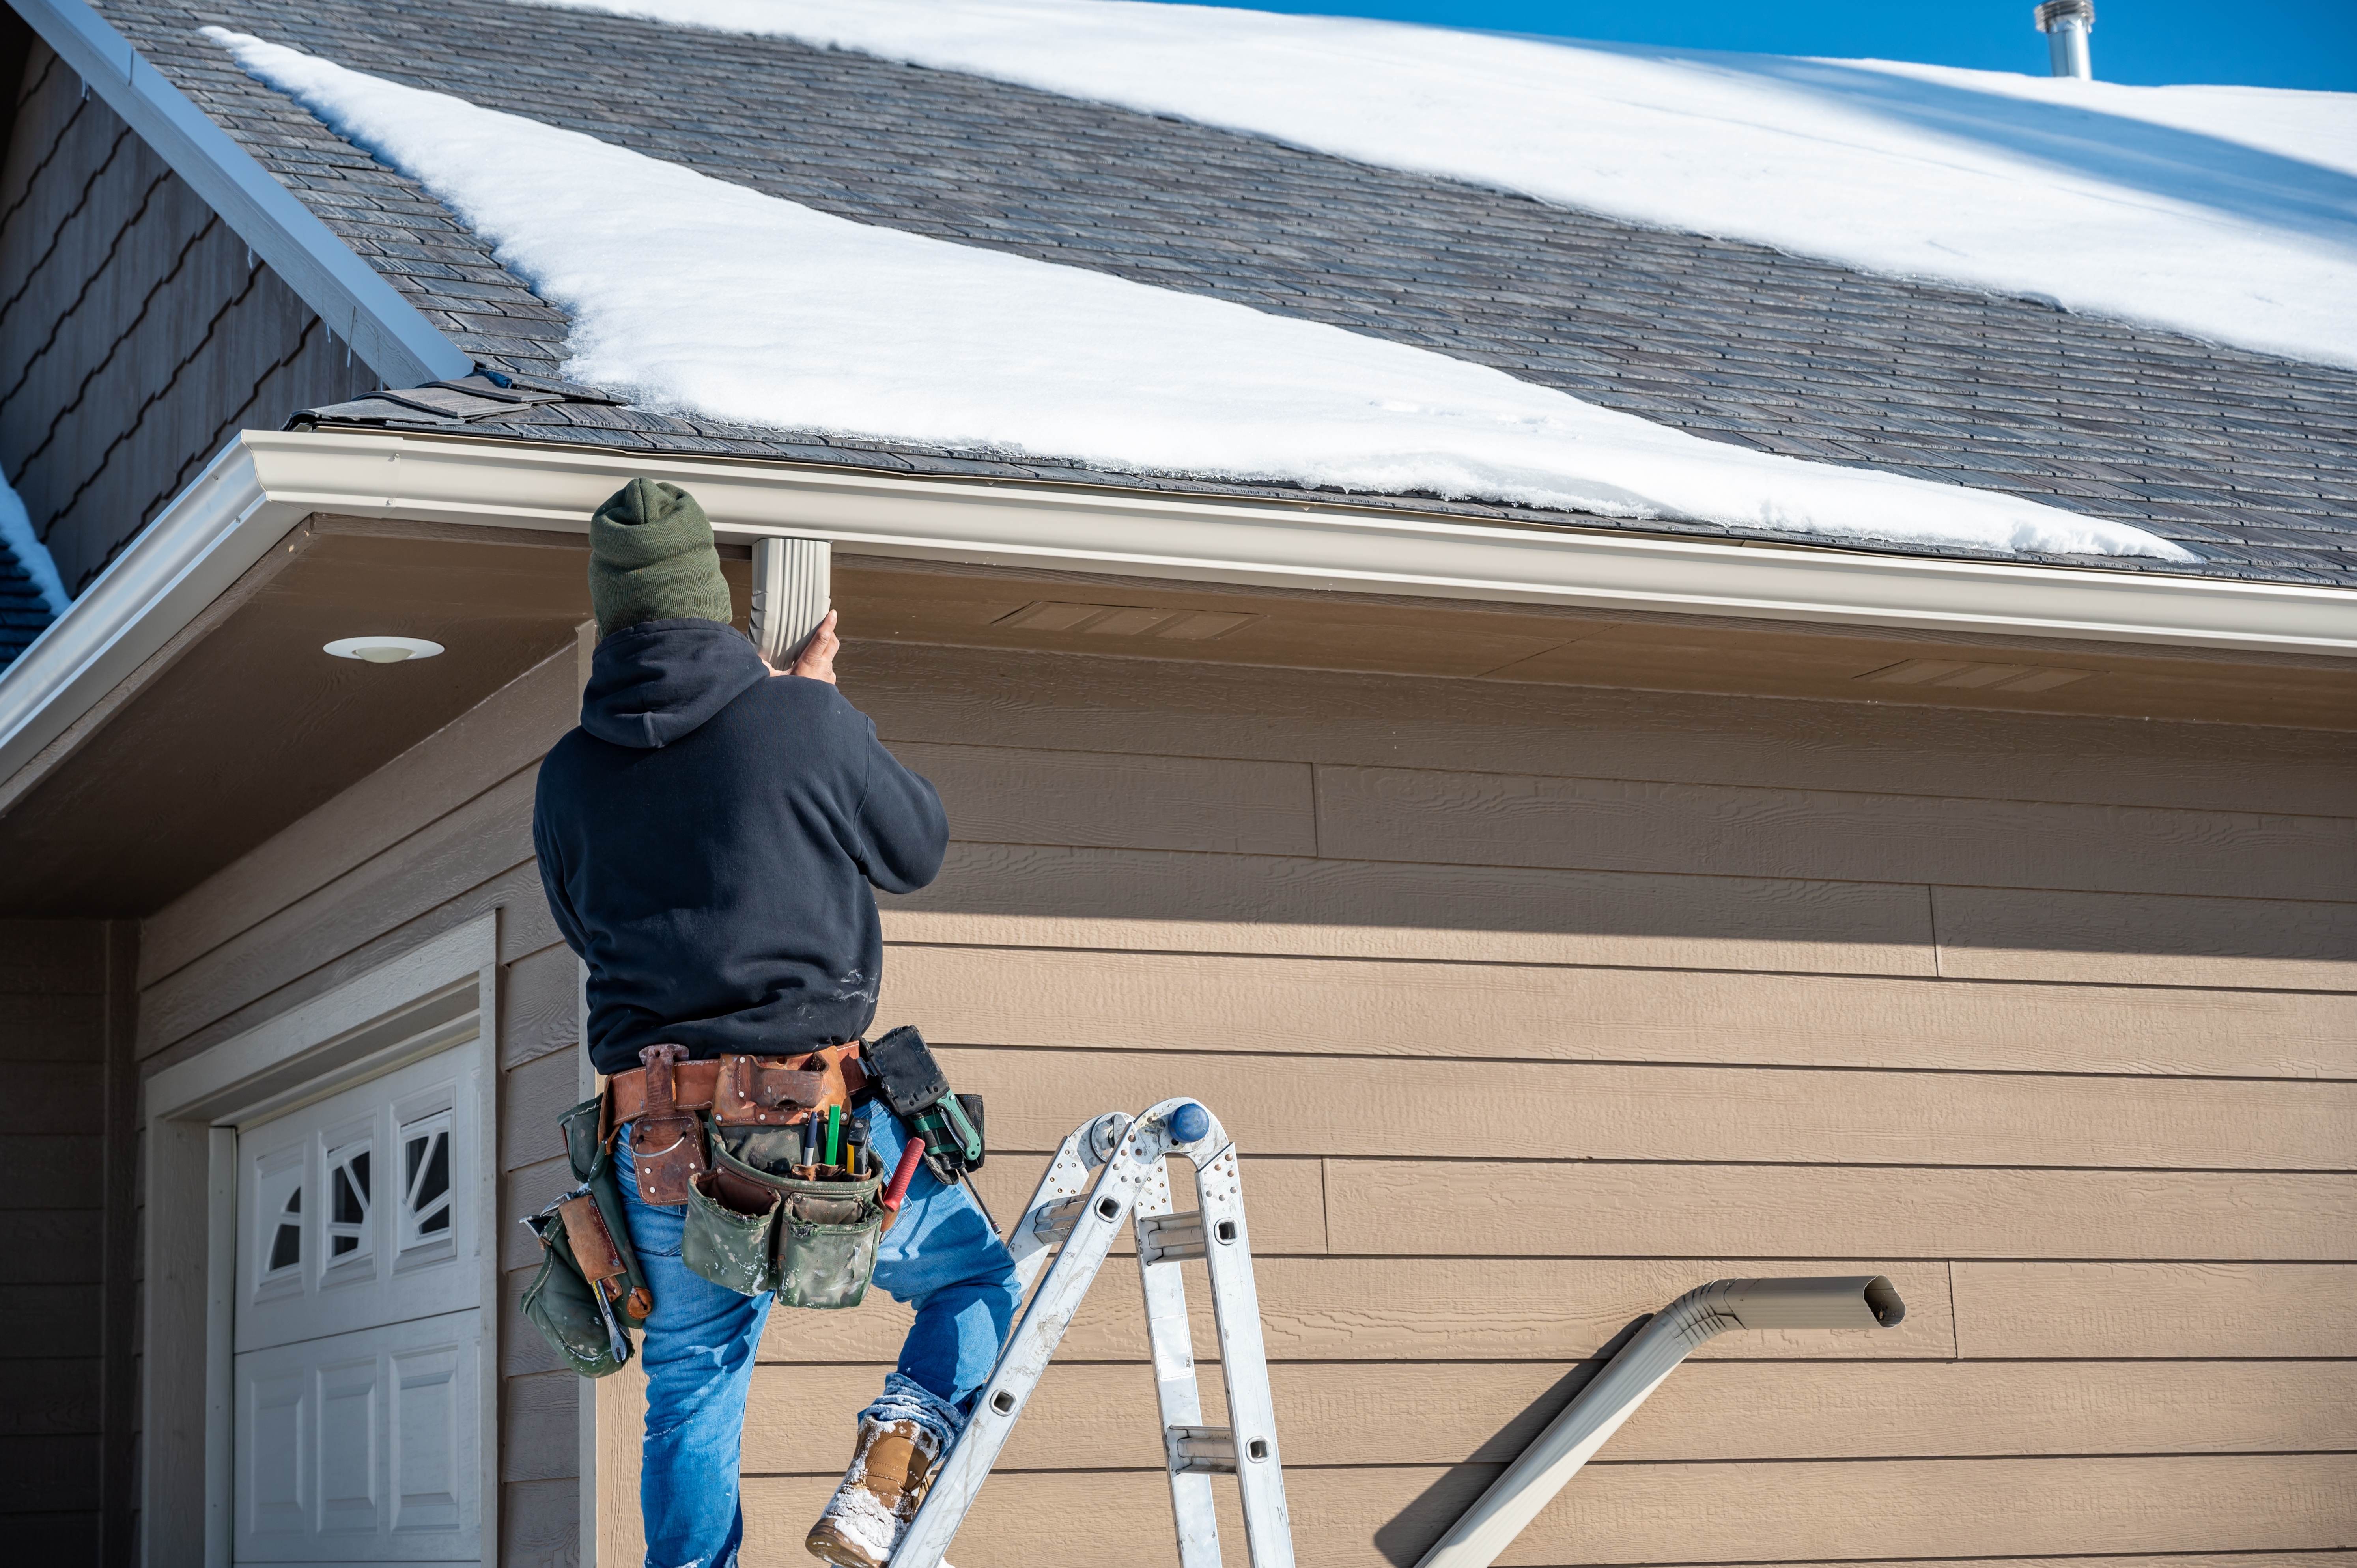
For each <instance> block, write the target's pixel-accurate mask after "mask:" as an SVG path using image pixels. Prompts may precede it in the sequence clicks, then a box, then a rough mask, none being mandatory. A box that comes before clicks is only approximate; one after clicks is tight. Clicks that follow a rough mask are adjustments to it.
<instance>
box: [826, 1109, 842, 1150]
mask: <svg viewBox="0 0 2357 1568" xmlns="http://www.w3.org/2000/svg"><path fill="white" fill-rule="evenodd" d="M842 1150H843V1107H842V1106H840V1105H830V1106H828V1107H827V1108H826V1163H827V1164H828V1165H834V1164H837V1163H838V1162H839V1161H840V1160H841V1159H842Z"/></svg>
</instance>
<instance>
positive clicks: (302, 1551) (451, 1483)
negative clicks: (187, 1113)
mask: <svg viewBox="0 0 2357 1568" xmlns="http://www.w3.org/2000/svg"><path fill="white" fill-rule="evenodd" d="M469 1054H470V1053H469V1052H468V1050H466V1049H463V1048H462V1049H460V1050H456V1051H449V1052H445V1053H444V1054H442V1055H440V1056H436V1057H430V1058H426V1059H425V1060H424V1061H419V1062H414V1063H412V1064H411V1065H409V1066H408V1067H405V1068H402V1069H398V1070H396V1071H393V1072H391V1073H387V1074H386V1075H384V1076H383V1077H382V1078H378V1079H371V1081H369V1082H367V1083H363V1084H361V1085H360V1086H359V1087H358V1088H354V1089H349V1090H344V1091H342V1092H341V1093H339V1094H337V1095H335V1096H333V1097H332V1098H329V1099H327V1100H323V1101H318V1102H317V1103H316V1104H312V1105H308V1106H306V1107H304V1108H303V1109H301V1110H299V1111H295V1112H288V1113H287V1114H285V1115H283V1116H279V1117H276V1118H274V1120H272V1121H269V1122H261V1123H259V1124H256V1125H252V1126H247V1127H242V1128H240V1129H239V1131H238V1194H237V1204H238V1244H237V1251H238V1256H237V1279H238V1301H237V1313H236V1330H237V1333H236V1355H237V1362H236V1367H237V1372H236V1385H235V1386H236V1390H237V1428H236V1445H237V1446H236V1455H235V1458H236V1486H237V1506H236V1514H237V1518H236V1558H237V1561H238V1562H240V1563H420V1562H475V1561H479V1559H480V1556H481V1546H482V1540H481V1537H482V1528H481V1526H482V1507H481V1501H482V1499H481V1497H480V1492H481V1482H480V1479H479V1474H480V1469H479V1446H480V1444H481V1426H480V1416H481V1400H482V1397H483V1387H482V1384H483V1375H484V1374H483V1369H482V1364H481V1363H482V1344H483V1329H484V1324H485V1320H486V1316H485V1312H484V1306H483V1303H482V1302H480V1301H479V1299H478V1295H479V1291H480V1288H481V1287H480V1284H479V1277H480V1276H479V1268H478V1265H477V1258H478V1253H477V1251H476V1249H477V1243H478V1240H479V1239H478V1238H477V1237H476V1235H475V1234H474V1232H475V1230H476V1229H477V1226H476V1221H475V1205H474V1203H473V1202H471V1201H468V1195H470V1194H472V1193H474V1192H476V1191H477V1190H478V1184H479V1183H480V1182H481V1181H482V1180H483V1179H484V1173H482V1172H480V1171H478V1170H475V1169H473V1168H471V1167H472V1165H474V1164H475V1156H474V1150H475V1148H476V1145H477V1129H476V1128H475V1126H474V1125H473V1115H474V1101H473V1096H472V1095H471V1094H469V1093H466V1092H463V1091H464V1090H465V1089H466V1086H467V1070H466V1066H467V1059H468V1056H469Z"/></svg>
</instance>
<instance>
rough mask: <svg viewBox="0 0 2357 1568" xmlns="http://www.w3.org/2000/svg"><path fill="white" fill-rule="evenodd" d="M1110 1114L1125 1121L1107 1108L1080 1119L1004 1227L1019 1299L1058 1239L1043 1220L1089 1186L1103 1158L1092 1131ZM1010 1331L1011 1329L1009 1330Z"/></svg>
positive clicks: (1036, 1278) (1044, 1262)
mask: <svg viewBox="0 0 2357 1568" xmlns="http://www.w3.org/2000/svg"><path fill="white" fill-rule="evenodd" d="M1109 1118H1113V1119H1118V1120H1121V1121H1124V1122H1126V1121H1127V1120H1128V1118H1127V1117H1125V1116H1122V1114H1121V1113H1120V1112H1106V1113H1105V1115H1103V1116H1099V1117H1097V1118H1095V1119H1094V1120H1093V1121H1089V1122H1082V1123H1081V1125H1080V1126H1078V1127H1076V1128H1074V1129H1073V1130H1072V1132H1071V1135H1070V1136H1068V1137H1066V1138H1065V1140H1064V1141H1063V1142H1062V1143H1061V1144H1058V1145H1057V1147H1056V1157H1055V1158H1054V1159H1052V1160H1049V1162H1048V1168H1047V1170H1046V1171H1044V1172H1042V1173H1041V1175H1040V1176H1039V1186H1038V1187H1035V1188H1033V1189H1032V1193H1031V1201H1030V1202H1028V1203H1027V1204H1025V1205H1024V1206H1023V1212H1022V1213H1020V1214H1018V1215H1017V1216H1016V1217H1015V1223H1014V1224H1013V1225H1011V1226H1009V1227H1008V1228H1007V1231H1006V1251H1007V1255H1008V1256H1010V1257H1012V1258H1013V1259H1014V1260H1015V1281H1016V1294H1017V1298H1018V1299H1019V1298H1020V1297H1022V1296H1025V1295H1028V1294H1030V1293H1031V1287H1032V1285H1033V1284H1035V1283H1038V1281H1039V1273H1040V1271H1041V1270H1043V1269H1045V1268H1046V1267H1047V1266H1048V1255H1049V1253H1050V1252H1051V1251H1054V1250H1055V1247H1056V1243H1057V1241H1058V1240H1060V1235H1059V1233H1058V1232H1057V1231H1056V1230H1055V1229H1054V1228H1053V1227H1052V1226H1051V1225H1049V1224H1047V1223H1046V1220H1047V1219H1048V1216H1049V1214H1050V1213H1051V1212H1052V1211H1054V1210H1056V1209H1057V1208H1060V1207H1061V1206H1062V1205H1063V1204H1064V1203H1066V1202H1067V1201H1069V1200H1070V1199H1071V1198H1073V1197H1079V1196H1081V1195H1082V1194H1084V1193H1086V1192H1087V1191H1088V1190H1089V1183H1090V1182H1091V1180H1092V1179H1093V1178H1092V1176H1091V1172H1092V1170H1093V1169H1094V1168H1095V1167H1096V1166H1097V1165H1100V1164H1102V1163H1103V1162H1102V1160H1100V1159H1097V1158H1092V1153H1093V1151H1092V1147H1091V1138H1092V1133H1094V1132H1095V1130H1096V1128H1097V1127H1098V1126H1100V1125H1101V1124H1103V1122H1105V1121H1107V1120H1108V1119H1109ZM1009 1333H1010V1335H1011V1334H1012V1330H1009Z"/></svg>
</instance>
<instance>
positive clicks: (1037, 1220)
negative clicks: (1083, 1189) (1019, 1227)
mask: <svg viewBox="0 0 2357 1568" xmlns="http://www.w3.org/2000/svg"><path fill="white" fill-rule="evenodd" d="M1088 1206H1089V1195H1088V1194H1086V1193H1082V1194H1081V1195H1080V1196H1079V1197H1068V1198H1066V1199H1064V1201H1063V1202H1061V1203H1050V1204H1047V1205H1044V1206H1043V1207H1041V1208H1039V1209H1037V1210H1035V1211H1034V1212H1033V1214H1032V1216H1031V1234H1033V1235H1034V1236H1037V1237H1039V1239H1040V1240H1043V1241H1052V1242H1060V1241H1063V1240H1066V1239H1068V1238H1069V1237H1070V1236H1071V1233H1072V1227H1073V1226H1075V1225H1077V1224H1079V1223H1080V1219H1081V1211H1082V1209H1084V1208H1087V1207H1088Z"/></svg>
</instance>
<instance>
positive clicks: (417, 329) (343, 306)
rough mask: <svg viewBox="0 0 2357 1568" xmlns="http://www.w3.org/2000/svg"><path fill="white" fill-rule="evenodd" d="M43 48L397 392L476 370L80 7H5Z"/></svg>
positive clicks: (75, 3)
mask: <svg viewBox="0 0 2357 1568" xmlns="http://www.w3.org/2000/svg"><path fill="white" fill-rule="evenodd" d="M10 3H11V4H12V5H14V6H15V7H16V14H17V15H18V16H23V17H24V18H25V20H26V21H27V22H28V23H30V24H31V25H32V27H33V30H34V31H35V32H37V33H38V34H39V35H40V36H41V39H42V41H43V42H44V43H47V44H48V46H49V47H50V48H53V49H55V50H57V51H58V54H59V56H60V57H61V58H62V59H64V60H65V62H66V63H67V64H68V65H70V66H71V67H73V69H74V70H77V71H79V72H80V73H81V79H82V81H84V82H85V83H86V84H87V85H88V86H89V87H90V88H91V90H92V91H95V92H96V93H97V94H98V95H99V97H100V98H102V99H103V100H104V101H105V102H106V104H107V106H108V107H109V108H111V109H113V111H114V112H115V113H117V114H120V115H121V116H122V117H123V118H124V121H125V122H126V123H127V124H129V125H130V126H131V128H132V129H133V130H134V131H135V132H137V133H138V134H139V137H140V139H141V140H143V141H145V143H146V144H147V145H149V146H150V147H152V148H154V149H155V151H156V156H158V157H160V158H162V159H163V160H164V161H165V162H166V163H167V164H168V165H170V166H171V168H172V172H173V173H174V174H177V175H178V176H179V177H181V178H182V179H184V180H186V181H188V185H189V187H190V188H192V189H194V190H195V191H196V193H197V194H198V195H199V197H201V198H202V199H204V200H205V202H206V204H207V205H209V206H210V207H211V208H212V209H213V210H214V211H215V212H218V213H220V214H221V221H223V222H225V223H227V224H228V225H229V226H230V228H231V230H232V231H234V232H235V233H236V234H237V236H238V237H239V238H240V239H242V240H243V241H244V242H246V243H247V244H249V245H251V246H253V253H254V254H255V255H257V256H259V257H260V258H262V260H264V261H265V262H267V263H270V267H271V270H272V271H274V272H275V273H276V274H278V275H279V276H280V277H281V278H283V279H285V282H286V285H287V286H288V287H290V288H292V289H293V290H294V291H295V293H296V295H298V296H299V297H300V298H301V299H302V301H303V303H304V304H306V305H307V306H310V307H311V308H312V309H313V310H314V311H316V312H317V313H318V316H319V318H320V319H321V320H322V321H325V322H326V323H327V324H328V330H329V331H331V332H334V333H336V334H338V335H339V336H340V337H341V338H344V340H345V341H346V342H348V343H350V345H351V347H352V351H353V352H354V353H356V354H358V355H359V356H360V357H361V360H363V361H365V362H366V363H367V365H368V367H369V368H370V369H371V370H372V371H375V372H376V373H377V374H378V375H380V376H382V377H383V378H384V380H385V381H386V383H387V384H388V385H391V386H416V385H419V384H420V383H422V382H425V381H441V380H445V379H447V378H451V377H456V376H463V375H466V374H468V372H469V371H472V370H473V369H474V360H473V359H472V358H471V357H469V356H468V354H467V352H466V351H465V350H464V349H460V348H459V347H458V346H457V344H455V343H453V342H451V341H450V339H449V338H446V337H444V336H443V335H442V333H441V332H440V331H439V330H437V329H436V327H435V326H434V324H433V323H432V322H430V321H428V320H426V319H425V316H424V315H423V314H422V313H421V312H420V311H419V310H418V308H417V307H416V306H414V305H412V304H410V303H409V301H407V300H406V299H404V298H403V297H402V296H401V294H400V291H398V290H397V289H395V288H394V287H393V285H391V284H390V283H387V282H386V281H385V280H384V278H383V277H382V276H381V275H380V274H378V273H377V272H376V270H375V269H374V268H372V267H371V266H370V265H369V264H368V263H366V262H364V261H362V260H361V258H360V257H359V256H357V255H355V254H353V253H352V251H351V249H350V247H349V246H347V245H346V244H345V243H344V242H342V241H341V240H339V239H337V238H336V237H335V235H334V234H332V233H330V232H328V226H327V225H326V224H325V223H322V222H321V221H319V220H318V219H317V217H316V216H314V215H313V213H312V212H311V209H309V208H307V207H305V206H304V205H303V204H302V202H300V201H299V200H297V199H296V197H295V195H294V193H293V192H291V191H289V190H288V189H287V188H285V186H283V185H281V184H279V183H278V181H277V180H275V179H274V178H272V177H271V175H270V171H269V170H267V169H265V168H264V167H263V166H261V165H260V164H258V163H256V162H254V160H253V156H252V155H251V154H249V153H248V152H247V151H246V150H245V149H244V148H243V147H241V146H239V145H237V143H236V142H235V141H233V140H231V137H230V134H229V133H228V132H226V131H224V130H222V129H221V127H220V126H219V125H217V124H214V123H213V122H212V120H211V119H210V118H209V117H208V116H207V115H206V114H205V113H204V111H202V110H200V109H199V108H198V107H197V106H196V105H195V104H193V103H191V102H188V98H187V96H186V95H185V94H183V93H182V92H181V91H180V90H179V89H178V88H177V87H175V86H173V85H172V84H171V83H170V82H169V81H166V80H165V79H164V77H163V75H162V74H161V73H160V72H158V71H157V70H156V68H155V67H154V66H153V65H151V64H149V63H148V61H147V60H146V59H145V58H144V57H142V56H141V55H140V53H139V51H138V50H137V49H136V48H134V47H132V44H131V41H130V40H129V39H127V38H124V36H123V35H122V34H121V33H118V32H116V31H115V30H114V28H113V27H112V26H110V25H109V24H108V23H107V22H106V20H105V19H104V18H103V17H102V16H99V15H98V14H97V13H96V12H95V11H92V10H91V8H90V7H89V6H88V5H84V4H83V3H82V0H10Z"/></svg>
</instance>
